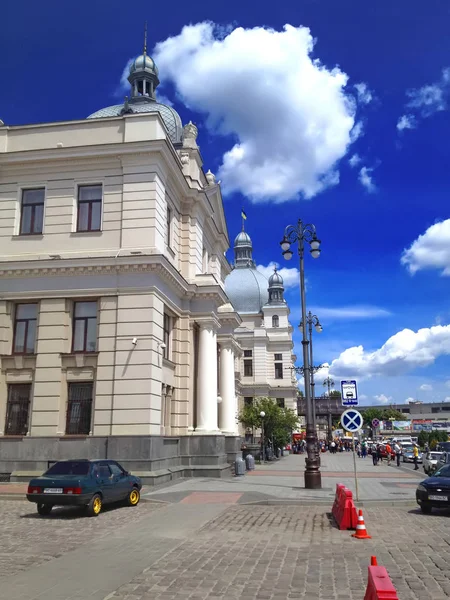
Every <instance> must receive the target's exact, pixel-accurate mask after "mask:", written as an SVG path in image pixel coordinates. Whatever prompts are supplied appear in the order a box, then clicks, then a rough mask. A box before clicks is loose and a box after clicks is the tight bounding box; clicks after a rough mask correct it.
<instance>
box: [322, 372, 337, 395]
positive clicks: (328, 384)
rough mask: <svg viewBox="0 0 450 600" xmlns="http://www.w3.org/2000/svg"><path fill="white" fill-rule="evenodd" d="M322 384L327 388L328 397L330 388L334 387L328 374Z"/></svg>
mask: <svg viewBox="0 0 450 600" xmlns="http://www.w3.org/2000/svg"><path fill="white" fill-rule="evenodd" d="M323 386H324V387H325V386H326V387H327V388H328V397H330V394H331V388H332V387H334V381H333V380H332V379H331V377H330V376H328V377H327V378H326V379H325V381H324V382H323Z"/></svg>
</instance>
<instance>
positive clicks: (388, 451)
mask: <svg viewBox="0 0 450 600" xmlns="http://www.w3.org/2000/svg"><path fill="white" fill-rule="evenodd" d="M391 458H392V448H391V445H390V444H389V442H388V443H387V444H386V460H387V464H388V467H389V465H390V464H391Z"/></svg>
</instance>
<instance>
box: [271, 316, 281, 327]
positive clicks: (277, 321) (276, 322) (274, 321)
mask: <svg viewBox="0 0 450 600" xmlns="http://www.w3.org/2000/svg"><path fill="white" fill-rule="evenodd" d="M279 326H280V319H279V318H278V315H273V317H272V327H279Z"/></svg>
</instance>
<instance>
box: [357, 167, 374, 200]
mask: <svg viewBox="0 0 450 600" xmlns="http://www.w3.org/2000/svg"><path fill="white" fill-rule="evenodd" d="M372 172H373V169H372V168H370V167H361V169H360V171H359V175H358V179H359V181H360V183H361V185H363V186H364V187H365V188H366V190H367V191H368V192H369V193H370V194H373V193H374V192H376V191H377V186H376V185H375V184H374V182H373V177H372Z"/></svg>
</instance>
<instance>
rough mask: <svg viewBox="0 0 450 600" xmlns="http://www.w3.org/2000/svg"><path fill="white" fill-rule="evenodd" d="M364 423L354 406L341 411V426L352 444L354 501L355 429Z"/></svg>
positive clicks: (356, 476) (357, 493)
mask: <svg viewBox="0 0 450 600" xmlns="http://www.w3.org/2000/svg"><path fill="white" fill-rule="evenodd" d="M363 423H364V419H363V417H362V414H361V413H360V412H358V411H357V410H355V409H354V408H349V409H348V410H345V411H344V412H343V413H342V416H341V424H342V427H343V428H344V429H345V430H346V431H349V432H350V433H351V434H352V445H353V469H354V472H355V492H356V501H357V502H359V490H358V474H357V470H356V450H355V431H359V430H360V429H361V428H362V426H363Z"/></svg>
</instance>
